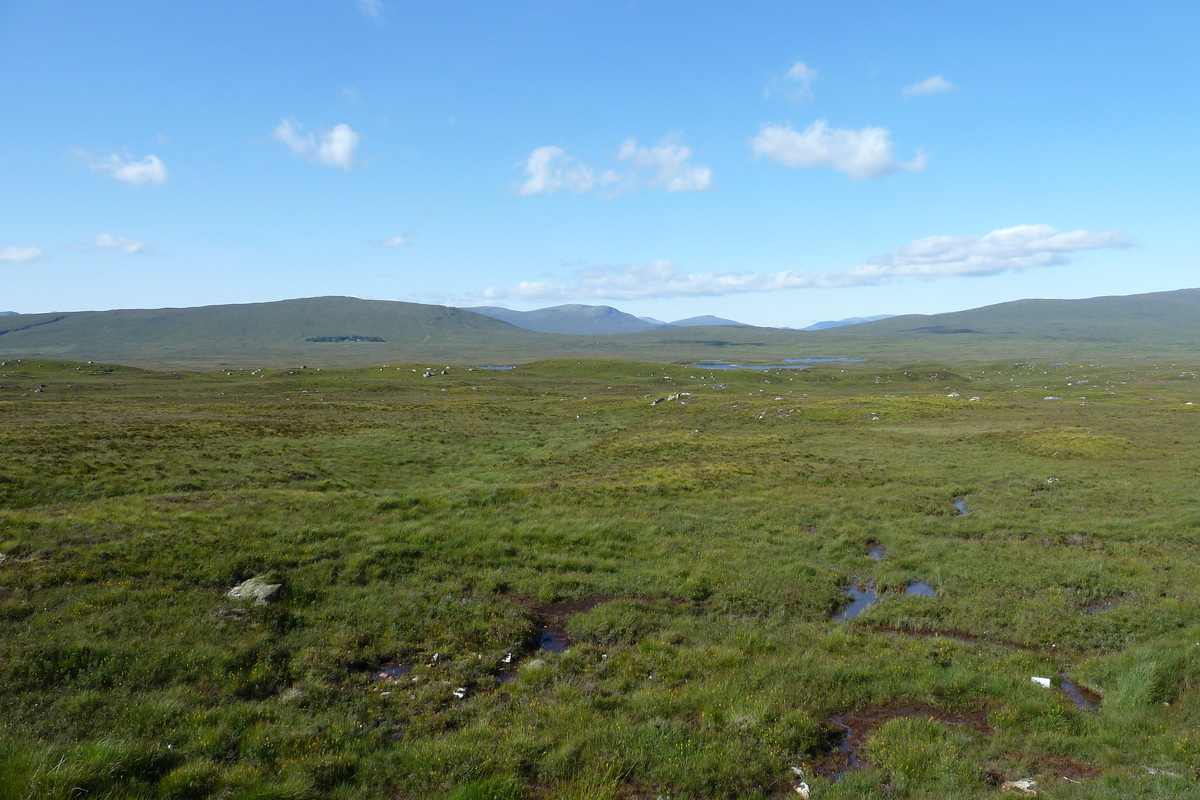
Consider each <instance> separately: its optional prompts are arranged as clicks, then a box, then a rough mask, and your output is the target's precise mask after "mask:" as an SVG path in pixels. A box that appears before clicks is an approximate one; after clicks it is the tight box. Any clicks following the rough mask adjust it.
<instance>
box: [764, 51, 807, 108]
mask: <svg viewBox="0 0 1200 800" xmlns="http://www.w3.org/2000/svg"><path fill="white" fill-rule="evenodd" d="M816 79H817V71H816V70H815V69H813V68H812V67H810V66H808V65H807V64H805V63H804V62H803V61H797V62H796V63H795V64H792V66H791V67H790V68H789V69H788V71H787V72H785V73H783V74H782V75H773V76H772V77H771V80H770V81H769V82H768V83H767V87H766V88H765V89H763V97H775V96H779V97H786V98H787V99H788V100H791V101H792V102H793V103H802V102H805V101H808V100H812V99H813V93H812V85H813V81H815V80H816Z"/></svg>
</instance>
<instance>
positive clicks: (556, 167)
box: [517, 145, 616, 196]
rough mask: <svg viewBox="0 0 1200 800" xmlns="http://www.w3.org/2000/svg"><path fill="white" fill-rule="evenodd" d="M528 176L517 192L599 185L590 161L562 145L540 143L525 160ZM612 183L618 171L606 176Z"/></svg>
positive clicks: (573, 189)
mask: <svg viewBox="0 0 1200 800" xmlns="http://www.w3.org/2000/svg"><path fill="white" fill-rule="evenodd" d="M525 176H526V177H525V180H524V182H523V183H522V184H521V185H520V186H519V187H518V188H517V194H519V195H522V196H528V195H531V194H554V193H555V192H560V191H562V190H564V189H565V190H567V191H570V192H575V193H576V194H581V193H583V192H586V191H588V190H590V189H592V188H593V187H595V186H596V173H595V172H593V171H592V168H591V167H589V166H588V165H587V164H584V163H581V162H579V161H576V160H575V159H574V158H572V157H571V156H569V155H567V151H566V150H563V149H562V148H561V147H556V146H554V145H547V146H546V147H539V148H537V149H536V150H534V151H533V152H532V153H530V154H529V158H527V159H526V160H525ZM605 179H606V180H608V182H609V183H612V182H613V181H614V180H615V179H616V174H615V173H609V174H607V175H606V176H605Z"/></svg>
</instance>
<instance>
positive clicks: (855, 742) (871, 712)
mask: <svg viewBox="0 0 1200 800" xmlns="http://www.w3.org/2000/svg"><path fill="white" fill-rule="evenodd" d="M903 717H916V718H919V719H928V720H929V721H930V722H933V721H934V720H936V721H937V722H940V723H941V724H943V725H948V726H951V727H967V728H970V729H972V730H974V731H977V732H978V733H983V734H988V733H992V727H991V724H990V723H989V722H988V719H987V710H986V709H984V708H975V709H967V710H965V711H949V710H945V709H938V708H934V707H933V706H928V705H925V704H924V703H912V702H909V703H897V704H895V705H890V706H871V707H867V708H861V709H858V710H857V711H849V712H846V713H844V714H838V715H837V716H833V717H830V718H829V719H827V720H826V721H825V724H826V725H828V726H829V727H831V728H834V729H836V730H838V731H840V732H841V739H840V741H838V745H837V750H836V752H833V753H830V754H829V755H828V756H825V757H823V758H819V759H818V760H817V763H816V764H815V769H814V772H815V773H816V774H818V775H826V776H829V777H832V778H833V779H834V780H840V779H841V778H842V777H843V776H844V775H845V774H846V773H847V772H849V771H850V770H852V769H855V768H858V767H861V766H863V758H862V756H860V755H859V754H860V753H861V752H862V748H864V747H865V746H866V744H867V742H868V740H869V739H870V738H871V735H872V734H874V733H875V731H877V730H879V728H881V727H882V726H883V725H884V724H886V723H887V722H888V721H889V720H893V719H900V718H903Z"/></svg>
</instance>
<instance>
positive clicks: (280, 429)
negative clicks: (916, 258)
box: [0, 360, 1200, 800]
mask: <svg viewBox="0 0 1200 800" xmlns="http://www.w3.org/2000/svg"><path fill="white" fill-rule="evenodd" d="M414 368H416V365H404V366H403V367H399V365H389V367H388V368H386V369H380V368H378V367H376V368H370V369H359V370H350V369H338V370H330V369H324V370H321V371H320V372H318V371H316V370H298V369H297V370H284V371H277V372H271V373H253V372H249V371H245V370H240V371H233V370H226V371H221V372H217V373H204V374H180V375H176V374H175V373H156V372H147V371H141V370H131V369H127V368H120V367H105V366H102V365H80V364H71V363H58V362H31V361H21V362H19V363H15V364H14V363H10V365H9V366H6V367H5V368H4V372H5V378H4V380H3V388H0V448H2V452H3V454H4V458H3V460H2V461H0V555H2V557H0V631H3V637H2V638H0V688H2V689H3V691H2V692H0V718H2V719H3V722H2V723H0V785H2V786H3V787H4V789H3V790H2V791H3V792H7V794H4V795H0V796H3V797H22V798H24V797H75V796H79V790H84V791H86V792H87V795H86V796H91V797H102V796H108V797H178V798H190V797H209V796H217V797H264V798H265V797H293V798H310V797H311V798H317V797H333V798H347V799H348V798H359V797H363V798H365V797H372V798H373V797H380V796H390V797H413V798H416V797H421V798H425V797H433V798H474V797H480V798H482V797H496V798H529V799H530V800H540V799H541V798H546V797H579V798H584V797H613V798H618V797H620V798H629V797H656V796H658V795H659V794H661V795H662V796H664V797H665V796H671V797H674V798H684V797H696V798H722V797H723V798H765V797H768V796H771V795H772V793H773V792H776V791H779V790H780V787H784V789H785V790H786V787H787V785H788V784H787V782H788V781H789V780H790V778H791V776H792V772H791V769H790V768H791V767H792V766H801V767H804V766H806V765H811V764H815V763H817V762H819V760H820V759H822V758H825V757H827V756H828V753H829V751H830V749H831V748H834V747H836V744H837V736H836V734H835V733H832V732H831V730H832V729H831V728H830V724H829V722H828V720H829V719H830V718H831V717H832V716H834V715H837V714H844V713H847V712H850V711H854V710H856V709H865V708H869V707H873V706H880V707H889V706H894V705H896V704H901V703H917V704H923V706H927V707H929V708H933V709H939V710H944V711H947V712H949V711H955V712H963V713H965V712H967V711H970V712H971V713H977V714H982V715H983V716H985V717H986V718H987V719H988V720H989V723H990V730H989V732H988V733H986V734H983V733H977V732H971V731H964V730H962V729H959V728H956V727H954V726H947V725H945V724H943V723H941V722H939V721H937V720H936V719H935V720H934V721H932V722H930V721H929V720H928V719H927V718H924V717H922V718H916V717H902V718H898V719H895V720H892V721H890V722H888V723H887V724H886V725H884V726H882V727H881V728H880V729H879V730H878V731H875V732H874V733H873V735H872V736H871V738H870V742H869V745H868V746H867V748H866V749H865V751H864V752H863V754H862V755H863V756H864V759H865V762H866V763H865V764H864V766H863V767H862V768H861V769H860V770H858V771H855V772H852V773H847V774H846V776H845V777H844V778H843V779H842V780H841V781H838V782H833V781H831V780H829V779H827V778H820V777H815V778H814V779H813V784H814V786H816V787H818V788H819V789H820V791H821V793H822V796H828V797H882V796H884V794H883V792H884V787H885V786H886V787H889V789H890V790H891V791H892V792H893V794H892V796H893V797H895V796H899V797H989V796H993V795H995V794H996V792H997V789H996V787H995V786H994V785H993V783H990V782H989V778H988V775H989V773H994V774H1002V775H1005V776H1007V777H1009V778H1013V777H1023V776H1026V775H1025V773H1031V774H1033V775H1034V776H1036V777H1039V778H1040V779H1041V780H1042V781H1043V783H1044V785H1045V786H1046V787H1047V789H1046V791H1047V794H1048V796H1061V797H1104V796H1114V797H1115V796H1116V791H1117V787H1118V786H1120V785H1124V786H1125V787H1126V789H1127V790H1128V793H1127V795H1126V796H1138V797H1175V796H1179V791H1180V782H1179V781H1180V780H1185V781H1186V780H1188V779H1190V778H1191V777H1193V776H1194V775H1196V774H1197V769H1198V768H1200V744H1198V743H1197V742H1198V740H1197V738H1196V737H1195V735H1194V732H1195V728H1196V726H1197V724H1200V693H1197V692H1196V691H1195V687H1196V685H1197V681H1200V658H1198V656H1200V645H1197V644H1196V642H1200V628H1197V627H1196V625H1195V619H1196V618H1197V612H1198V611H1200V598H1197V596H1196V593H1195V586H1196V585H1197V583H1198V579H1200V570H1198V566H1197V562H1198V558H1200V500H1197V499H1196V498H1195V496H1194V475H1195V473H1196V470H1197V468H1200V448H1198V447H1197V444H1198V442H1197V438H1198V437H1200V430H1197V429H1196V428H1195V426H1193V425H1192V424H1191V422H1192V420H1193V419H1194V418H1193V417H1192V416H1191V414H1192V413H1194V412H1193V411H1192V409H1194V408H1195V406H1186V405H1184V403H1185V402H1187V401H1188V400H1190V399H1191V398H1192V392H1193V388H1192V386H1193V385H1192V384H1191V383H1189V382H1188V381H1185V380H1182V379H1177V375H1178V373H1179V370H1178V369H1175V370H1173V371H1170V372H1169V373H1168V372H1167V371H1166V370H1163V369H1157V368H1155V367H1154V366H1153V365H1151V366H1145V367H1129V366H1122V367H1121V368H1120V369H1119V370H1118V369H1108V368H1104V367H1094V366H1084V365H1078V364H1076V365H1064V366H1049V365H1044V364H1024V365H1013V364H1011V363H1005V364H993V365H987V366H984V367H971V368H954V369H948V368H946V367H944V366H941V365H931V364H924V365H911V366H909V367H899V368H896V369H893V370H887V371H881V370H880V369H879V368H873V367H872V366H871V365H869V364H862V365H852V366H848V365H840V364H839V365H837V366H827V365H826V366H821V367H819V368H814V369H812V370H806V371H796V370H792V371H780V372H778V373H775V372H771V373H759V372H755V373H739V372H736V371H732V372H722V373H721V374H720V375H719V376H713V375H705V374H703V370H701V369H697V368H693V367H686V366H680V365H662V364H649V363H634V362H614V361H603V362H601V361H586V360H578V361H576V360H568V361H555V362H545V363H536V364H531V365H524V366H521V367H519V368H517V369H514V370H512V371H510V372H504V373H486V374H484V373H483V372H473V373H465V372H464V371H456V370H451V372H450V374H448V375H440V374H439V375H437V376H435V377H431V378H423V377H422V375H423V372H414V371H413V369H414ZM1167 374H1169V375H1171V376H1176V377H1173V378H1172V379H1171V380H1167V379H1166V377H1165V376H1166V375H1167ZM668 378H669V380H668ZM1080 378H1083V379H1084V380H1087V381H1088V383H1087V384H1084V385H1083V386H1086V387H1087V388H1086V391H1078V392H1076V394H1086V395H1087V400H1086V404H1084V405H1080V402H1082V401H1080V400H1078V399H1077V398H1070V400H1064V401H1047V400H1044V399H1043V398H1044V397H1045V396H1047V395H1050V394H1051V393H1053V394H1055V395H1060V396H1063V397H1064V398H1068V397H1069V396H1070V395H1069V390H1071V389H1074V388H1075V386H1074V384H1076V382H1077V381H1078V380H1079V379H1080ZM1068 382H1070V383H1071V384H1073V385H1072V386H1070V387H1068V385H1067V384H1068ZM43 384H44V385H45V387H46V388H45V390H44V391H43V392H40V393H34V392H33V391H32V389H33V388H40V387H41V386H42V385H43ZM1083 386H1081V387H1079V388H1080V389H1083ZM1046 387H1051V388H1049V389H1048V388H1046ZM443 389H445V390H446V391H442V390H443ZM950 391H958V393H959V394H960V397H958V398H951V397H948V396H947V395H948V394H949V393H950ZM684 393H686V394H684ZM671 394H680V395H681V396H680V397H678V398H676V399H675V400H671V401H668V402H665V403H661V404H658V405H651V404H650V401H651V400H653V399H656V398H658V397H666V396H669V395H671ZM647 395H649V397H647ZM972 396H979V397H980V398H981V400H979V401H974V402H973V401H969V400H968V399H967V398H969V397H972ZM963 497H965V498H966V501H967V505H968V507H969V509H970V513H969V514H968V515H966V516H960V515H959V514H958V511H957V509H956V508H955V506H954V501H955V499H957V498H963ZM873 543H879V544H882V545H884V546H885V547H886V555H885V556H884V558H883V559H882V560H874V559H871V558H869V557H868V555H867V553H868V545H869V544H873ZM254 576H260V577H265V578H267V579H268V580H269V581H270V582H272V583H280V584H282V585H283V587H284V595H283V599H282V601H280V602H279V603H277V604H273V605H268V606H263V607H256V606H253V605H247V604H243V603H239V602H236V601H234V600H231V599H229V598H227V597H226V594H225V593H226V592H227V591H228V589H229V588H230V587H232V586H233V585H235V584H237V583H239V582H241V581H243V580H246V579H247V578H250V577H254ZM868 580H870V581H872V582H873V583H874V584H875V586H876V587H877V588H878V589H879V590H880V600H879V602H878V603H877V604H876V605H875V606H873V607H872V608H870V609H868V611H867V612H866V613H865V614H864V615H863V616H861V617H859V618H858V619H856V620H855V621H854V622H853V623H851V624H849V625H846V624H842V623H838V622H835V621H833V620H832V614H833V613H834V612H835V611H837V609H838V608H839V607H840V606H841V605H842V604H844V602H845V596H844V593H843V587H844V586H846V585H847V584H851V583H857V582H865V581H868ZM915 580H920V581H924V582H926V583H928V584H930V585H931V586H933V587H934V588H935V595H934V596H933V597H916V596H907V595H905V593H904V588H905V587H906V586H907V585H908V584H909V583H910V582H911V581H915ZM573 604H574V605H573ZM546 608H567V609H570V608H574V609H576V610H574V611H570V612H563V615H562V616H561V618H555V624H560V625H561V626H562V627H563V628H565V630H566V632H567V633H568V634H569V636H570V637H571V639H572V640H573V644H572V646H571V647H570V649H568V650H567V651H566V652H563V653H544V652H538V651H537V650H536V647H537V642H538V636H539V632H540V630H541V628H542V625H543V624H544V623H545V622H546V621H547V620H546V618H545V617H544V612H543V611H541V610H540V609H546ZM555 613H558V612H555ZM889 631H890V632H889ZM896 631H904V632H907V633H896ZM938 633H943V634H946V635H947V636H952V637H957V638H959V639H962V641H956V640H955V639H953V638H939V637H937V636H936V634H938ZM916 634H922V635H916ZM435 655H436V656H437V658H436V659H435V658H434V656H435ZM506 658H507V659H508V661H507V662H506V661H505V659H506ZM385 664H405V665H407V666H410V667H411V669H410V670H409V671H408V672H405V673H404V674H399V675H396V676H393V677H390V678H386V679H383V680H381V679H379V678H378V677H377V675H376V668H378V667H379V666H380V665H385ZM1064 670H1065V671H1067V672H1068V673H1069V674H1070V675H1071V677H1072V678H1073V679H1074V680H1076V681H1078V682H1080V683H1082V684H1085V685H1087V686H1090V687H1092V688H1093V689H1095V690H1097V691H1099V692H1101V693H1102V694H1103V705H1102V710H1101V711H1100V712H1099V713H1098V714H1093V713H1089V712H1086V711H1084V710H1081V709H1076V708H1075V707H1074V706H1073V705H1072V704H1071V703H1070V701H1069V700H1067V699H1066V698H1065V697H1064V696H1063V695H1061V694H1060V693H1058V692H1057V691H1055V690H1053V689H1051V690H1046V689H1042V688H1040V687H1038V686H1036V685H1034V684H1032V683H1031V682H1030V680H1029V678H1030V676H1031V675H1042V676H1049V677H1056V676H1057V675H1058V674H1059V672H1060V671H1064ZM459 690H461V695H462V696H459V695H458V694H456V692H459ZM1164 704H1166V705H1164ZM1068 762H1069V763H1072V764H1079V765H1083V766H1084V767H1086V768H1087V769H1088V770H1091V772H1087V773H1086V774H1084V775H1083V777H1082V778H1079V779H1080V780H1082V781H1083V783H1081V784H1080V785H1078V786H1077V785H1075V784H1071V783H1069V782H1067V781H1061V780H1057V777H1056V773H1055V769H1059V770H1060V771H1061V765H1062V764H1064V763H1068ZM1056 764H1057V765H1059V766H1058V767H1056V766H1055V765H1056ZM1145 767H1153V768H1155V769H1159V770H1165V771H1166V772H1172V773H1175V774H1176V775H1180V776H1183V777H1182V778H1179V779H1174V778H1170V777H1169V776H1166V775H1165V773H1163V772H1160V773H1158V774H1151V773H1149V772H1147V771H1146V769H1145ZM1089 792H1091V793H1090V794H1089Z"/></svg>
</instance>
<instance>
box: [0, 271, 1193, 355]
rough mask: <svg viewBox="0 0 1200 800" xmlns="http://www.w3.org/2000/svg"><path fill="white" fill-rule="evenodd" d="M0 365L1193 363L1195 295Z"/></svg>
mask: <svg viewBox="0 0 1200 800" xmlns="http://www.w3.org/2000/svg"><path fill="white" fill-rule="evenodd" d="M614 311H615V309H614ZM616 313H618V314H620V313H622V312H616ZM626 316H628V315H626ZM643 324H645V323H643ZM0 358H5V359H7V358H45V359H60V360H72V361H107V362H110V363H122V364H129V365H131V366H146V367H173V368H195V369H211V368H216V367H220V366H226V365H231V364H242V365H252V366H272V365H288V364H293V365H305V364H311V365H316V366H324V365H328V366H347V367H349V366H355V365H358V366H365V365H370V364H387V363H402V362H403V363H426V362H427V363H429V364H436V363H438V362H442V363H443V365H444V364H460V365H463V364H475V365H511V364H515V363H524V362H529V361H535V360H543V359H551V358H615V359H622V360H639V361H655V362H659V363H663V362H682V363H696V362H698V361H700V360H718V361H723V362H727V363H729V362H733V363H753V364H772V363H774V364H780V363H782V361H783V359H789V358H865V359H868V360H872V361H880V362H883V361H887V362H898V361H905V362H915V361H922V360H927V361H933V360H953V361H964V360H966V361H976V362H994V361H1002V360H1039V359H1041V360H1051V361H1066V360H1071V359H1079V360H1082V359H1138V360H1145V359H1149V358H1154V359H1158V358H1171V359H1191V360H1193V361H1196V360H1200V289H1180V290H1176V291H1170V292H1155V293H1150V294H1142V295H1125V296H1104V297H1094V298H1086V299H1081V300H1047V299H1025V300H1017V301H1010V302H1007V303H998V304H995V305H991V306H984V307H981V308H977V309H969V310H965V311H956V312H949V313H944V314H934V315H920V314H909V315H903V316H896V317H890V318H887V319H882V320H878V321H875V322H863V323H859V324H855V325H847V326H841V327H836V328H830V329H826V330H819V331H794V330H785V329H780V328H759V327H753V326H741V327H734V326H712V325H709V326H700V327H670V328H657V327H655V328H652V329H649V330H641V331H635V332H629V333H619V334H587V335H582V334H557V333H539V332H535V331H530V330H525V329H523V328H519V327H517V326H515V325H512V324H510V323H508V322H505V321H503V320H499V319H495V318H493V317H489V316H486V315H483V314H478V313H475V312H472V311H468V310H464V309H459V308H451V307H448V306H433V305H424V304H420V303H404V302H400V301H387V300H360V299H357V298H349V297H319V298H299V299H293V300H279V301H273V302H268V303H247V304H231V305H215V306H198V307H192V308H182V309H179V308H176V309H124V310H114V311H81V312H63V313H49V314H15V315H9V316H6V317H5V318H4V322H3V323H0Z"/></svg>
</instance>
